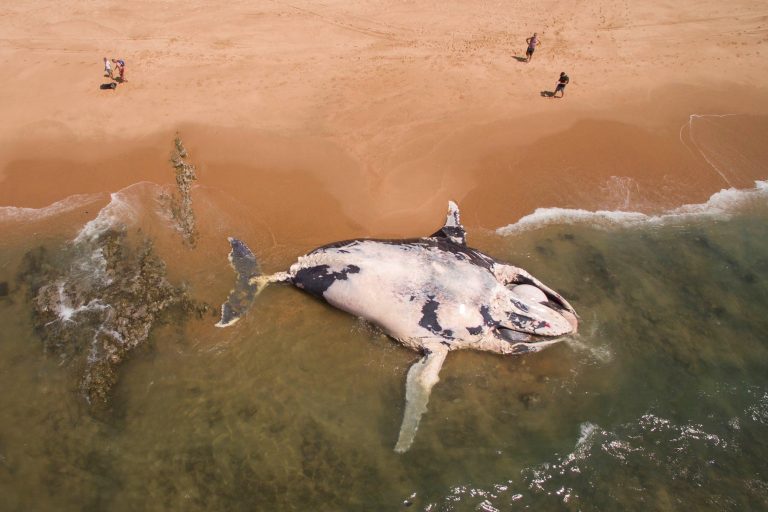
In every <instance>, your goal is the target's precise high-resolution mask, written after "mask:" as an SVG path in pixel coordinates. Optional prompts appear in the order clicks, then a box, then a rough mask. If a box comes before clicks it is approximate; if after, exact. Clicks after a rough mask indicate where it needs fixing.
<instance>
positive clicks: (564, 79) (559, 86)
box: [552, 71, 571, 98]
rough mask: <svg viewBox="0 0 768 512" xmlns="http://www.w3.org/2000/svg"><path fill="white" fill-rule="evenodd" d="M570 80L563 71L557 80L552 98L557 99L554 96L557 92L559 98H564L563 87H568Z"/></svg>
mask: <svg viewBox="0 0 768 512" xmlns="http://www.w3.org/2000/svg"><path fill="white" fill-rule="evenodd" d="M570 81H571V79H570V78H568V75H566V74H565V71H563V72H562V73H560V78H558V79H557V85H556V86H555V92H554V93H553V94H552V97H553V98H557V96H556V94H557V93H558V92H559V93H560V97H561V98H562V97H563V96H565V86H566V85H568V82H570Z"/></svg>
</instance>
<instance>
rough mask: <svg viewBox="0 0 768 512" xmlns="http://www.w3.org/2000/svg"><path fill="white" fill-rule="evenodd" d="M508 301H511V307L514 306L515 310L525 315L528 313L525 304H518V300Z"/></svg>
mask: <svg viewBox="0 0 768 512" xmlns="http://www.w3.org/2000/svg"><path fill="white" fill-rule="evenodd" d="M510 300H511V301H512V304H513V305H514V306H515V307H516V308H517V309H519V310H520V311H525V312H526V313H527V312H528V306H526V305H525V304H523V303H522V302H520V301H519V300H515V299H510Z"/></svg>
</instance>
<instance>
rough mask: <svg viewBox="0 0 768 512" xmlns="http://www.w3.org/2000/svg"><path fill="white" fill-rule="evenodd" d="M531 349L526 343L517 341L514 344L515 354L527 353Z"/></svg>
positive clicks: (513, 351) (513, 350)
mask: <svg viewBox="0 0 768 512" xmlns="http://www.w3.org/2000/svg"><path fill="white" fill-rule="evenodd" d="M530 351H531V349H530V348H528V347H527V346H526V345H525V343H516V344H515V345H513V346H512V353H513V354H525V353H526V352H530Z"/></svg>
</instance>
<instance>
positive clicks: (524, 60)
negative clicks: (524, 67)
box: [515, 55, 528, 62]
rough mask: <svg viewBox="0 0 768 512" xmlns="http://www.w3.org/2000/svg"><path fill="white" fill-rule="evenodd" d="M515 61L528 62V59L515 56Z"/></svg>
mask: <svg viewBox="0 0 768 512" xmlns="http://www.w3.org/2000/svg"><path fill="white" fill-rule="evenodd" d="M515 60H516V61H517V62H528V57H522V56H520V55H515Z"/></svg>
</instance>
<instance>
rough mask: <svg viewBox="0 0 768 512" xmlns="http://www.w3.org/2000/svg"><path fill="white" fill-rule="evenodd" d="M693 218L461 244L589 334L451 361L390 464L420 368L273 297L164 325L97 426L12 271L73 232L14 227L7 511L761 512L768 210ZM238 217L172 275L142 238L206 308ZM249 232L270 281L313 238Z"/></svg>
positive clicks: (1, 396) (767, 497) (221, 284)
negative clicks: (552, 293) (218, 321)
mask: <svg viewBox="0 0 768 512" xmlns="http://www.w3.org/2000/svg"><path fill="white" fill-rule="evenodd" d="M94 200H95V199H94ZM103 201H104V199H103V198H102V202H103ZM736 202H737V203H738V201H736ZM135 204H138V203H135ZM142 204H144V203H142ZM101 206H103V204H99V206H98V207H101ZM98 207H97V208H98ZM705 210H706V208H703V209H702V211H703V212H704V213H701V214H688V215H680V216H667V217H665V218H648V219H646V220H640V221H633V222H621V221H617V222H611V223H605V222H600V220H599V219H597V218H595V219H592V220H590V219H586V220H584V219H582V220H581V221H579V222H571V221H570V220H568V219H567V218H563V219H560V220H557V221H553V222H549V223H542V224H541V225H538V226H534V227H532V228H530V229H525V230H517V231H516V230H511V232H509V233H507V234H497V233H494V232H472V231H470V233H469V236H470V245H473V246H475V247H477V248H478V249H481V250H483V251H485V252H486V253H488V254H490V255H492V256H494V257H496V258H498V259H500V260H504V261H507V262H510V263H513V264H516V265H518V266H521V267H523V268H525V269H527V270H529V271H530V272H531V273H533V274H534V275H536V276H537V277H539V278H541V279H542V280H543V281H544V282H546V283H547V284H550V285H551V286H552V287H554V288H555V289H556V290H558V291H559V292H561V293H562V294H563V295H564V296H565V297H566V298H567V299H568V300H569V301H570V302H571V303H572V304H573V305H574V307H575V308H576V310H577V311H578V312H579V314H580V315H581V325H580V333H579V335H577V336H576V337H574V338H572V339H569V340H566V341H564V342H562V343H560V344H558V345H556V346H555V347H552V348H550V349H547V350H545V351H543V352H541V353H537V354H531V355H525V356H518V357H502V356H497V355H492V354H488V353H474V352H456V353H452V354H450V356H449V357H448V359H447V361H446V363H445V365H444V367H443V369H442V371H441V381H440V382H439V383H438V384H437V386H436V387H435V388H434V390H433V393H432V397H431V399H430V403H429V410H428V412H427V413H426V415H425V416H424V418H423V419H422V423H421V426H420V428H419V431H418V434H417V436H416V440H415V442H414V445H413V447H412V448H411V450H410V451H409V452H407V453H406V454H404V455H398V454H396V453H395V452H394V451H393V447H394V443H395V441H396V439H397V434H398V429H399V426H400V422H401V419H402V414H403V408H404V395H405V376H406V372H407V370H408V368H409V366H410V364H412V363H413V362H414V361H415V360H416V359H417V358H418V355H417V354H416V353H414V352H411V351H408V350H406V349H404V348H402V347H400V346H398V345H396V344H394V343H393V342H391V341H390V340H389V339H388V338H386V337H385V336H384V335H383V334H381V333H380V332H379V331H378V330H377V329H376V328H374V327H372V326H370V325H367V324H365V323H364V322H362V321H360V320H358V319H355V318H353V317H350V316H349V315H346V314H344V313H342V312H339V311H337V310H334V309H332V308H330V307H329V306H327V305H326V304H323V303H321V302H319V301H317V300H314V299H313V298H311V297H309V296H307V295H304V294H302V293H301V292H299V291H298V290H296V289H293V288H290V287H286V286H274V287H272V288H268V289H267V290H266V291H265V292H264V293H263V294H262V295H261V296H259V298H258V300H257V304H256V307H255V308H254V309H253V310H252V311H251V312H250V314H249V315H248V316H247V317H245V318H244V319H243V320H241V321H240V322H239V323H238V324H236V325H235V326H234V327H232V328H229V329H216V328H214V327H213V326H212V325H213V323H214V322H215V319H214V318H208V317H206V318H204V319H202V320H188V321H180V320H178V319H176V317H174V316H173V315H172V314H171V315H169V316H168V318H166V320H165V321H164V322H162V323H161V324H160V325H156V326H155V327H154V329H153V331H152V334H151V337H150V344H149V346H148V347H145V348H143V349H140V350H138V351H137V352H135V353H134V354H133V356H132V357H131V358H130V359H129V360H128V361H127V362H126V363H125V364H123V365H122V366H121V368H120V378H119V381H118V384H117V386H116V387H115V388H114V390H113V393H112V395H113V396H112V408H111V410H110V411H109V412H108V414H100V415H93V414H91V413H90V412H89V409H88V407H87V406H86V404H85V403H84V401H83V398H82V394H81V393H80V390H79V388H78V371H79V370H80V369H79V368H78V367H77V364H72V363H70V362H67V361H64V360H62V359H61V358H59V357H57V356H56V355H54V354H50V353H46V352H45V351H44V348H43V344H42V342H41V340H40V338H39V335H38V334H37V333H36V331H35V328H34V325H33V318H32V314H31V308H30V305H29V302H28V299H27V298H26V297H25V294H24V289H23V286H21V285H19V284H18V281H17V274H18V272H19V265H20V262H21V258H22V256H23V254H24V253H25V252H26V251H27V250H29V249H32V248H34V247H36V246H38V245H44V246H46V247H48V249H49V252H50V253H51V254H53V255H54V258H55V257H56V256H55V255H56V254H58V253H57V251H62V254H63V249H62V248H64V247H66V246H67V244H69V243H71V242H70V240H71V239H72V238H73V237H74V235H75V234H76V233H77V232H78V230H79V229H80V228H81V227H82V223H80V224H78V223H77V222H76V220H75V219H70V220H68V221H65V220H60V221H58V222H56V223H54V222H52V220H51V219H47V220H46V221H45V222H46V226H47V228H45V229H43V228H39V227H37V226H35V225H32V226H31V227H28V228H25V229H26V231H24V230H22V229H16V231H15V233H16V234H15V235H14V236H9V237H8V238H7V239H6V242H4V243H3V244H2V245H0V282H7V283H8V291H7V295H6V296H3V297H0V325H2V326H3V328H2V330H0V390H2V391H1V392H0V495H2V502H1V503H0V509H2V510H19V511H22V510H57V511H68V510H113V511H123V510H124V511H129V510H130V511H133V510H189V511H197V510H200V511H202V510H205V511H213V510H222V511H223V510H249V511H251V510H427V511H438V510H440V511H442V510H445V511H453V510H455V511H470V510H471V511H474V510H485V511H493V510H500V511H507V510H524V509H536V510H601V511H603V510H712V511H724V510H732V511H743V510H766V509H768V463H767V462H766V461H767V460H768V336H766V332H768V313H766V312H767V311H768V227H766V220H768V201H766V196H765V195H761V194H758V195H756V196H753V197H752V198H751V199H750V200H748V201H741V202H740V203H739V204H738V205H736V206H734V207H732V208H730V209H729V210H728V211H727V212H725V213H722V212H721V214H718V215H708V214H706V212H705ZM61 215H64V217H62V216H61ZM61 215H59V216H57V217H56V218H58V219H64V218H65V217H66V215H67V214H66V213H65V214H61ZM72 215H74V214H71V215H70V216H72ZM203 217H204V216H203ZM436 221H437V220H436ZM235 222H236V220H233V219H230V220H227V221H226V222H224V221H222V222H220V223H219V224H217V225H216V226H207V227H206V226H203V231H206V230H207V232H208V233H209V236H210V238H211V239H222V240H223V241H224V243H222V244H219V245H215V244H213V243H211V244H207V242H206V240H205V236H204V237H203V240H202V242H201V247H200V248H199V250H200V251H201V252H202V253H203V256H200V257H198V258H197V260H195V261H193V262H191V263H189V264H188V265H186V266H185V267H183V268H180V267H179V266H178V265H175V264H174V257H173V254H174V253H173V251H179V252H178V255H179V258H178V259H182V258H183V257H185V256H184V255H185V254H186V253H184V252H182V251H185V250H186V249H184V248H183V247H182V246H181V244H179V243H178V239H176V238H174V237H176V236H177V235H176V234H174V233H171V232H166V231H163V229H161V228H159V227H155V228H151V227H147V226H144V227H143V231H142V233H143V236H149V237H151V238H153V239H155V240H156V244H157V245H158V247H159V248H160V249H161V252H162V253H163V254H164V255H165V257H166V260H168V261H169V270H170V274H171V277H172V279H182V278H184V277H186V278H187V279H188V281H189V283H190V286H191V288H192V290H193V292H195V291H196V293H197V294H198V296H199V297H201V298H203V299H205V300H209V301H211V302H214V301H217V300H218V301H219V302H220V301H222V300H223V299H224V297H225V296H226V293H227V291H228V289H229V287H230V286H231V283H232V280H233V275H232V272H231V269H229V267H228V265H227V262H226V250H227V248H226V243H225V239H224V238H223V237H224V236H225V235H226V234H227V233H226V232H227V231H228V230H229V229H232V225H233V224H234V223H235ZM67 226H68V227H67ZM73 226H74V227H73ZM131 229H134V230H135V229H136V227H135V226H133V227H132V228H131ZM251 231H252V232H251V233H250V236H251V239H250V240H249V241H250V243H251V247H252V248H253V249H254V251H255V252H256V253H257V254H258V255H259V257H260V259H261V260H262V265H263V266H264V267H265V269H266V271H270V272H271V271H276V270H281V269H283V268H285V267H287V266H288V265H289V264H290V263H291V261H292V260H293V259H294V258H295V257H296V256H298V255H299V254H301V252H302V251H304V250H306V249H307V248H306V247H303V248H300V247H298V246H281V247H280V248H274V247H272V248H269V249H267V248H262V249H261V250H260V247H261V241H263V240H264V239H266V238H267V236H266V235H263V237H262V238H260V236H262V234H260V233H259V231H258V229H257V228H252V230H251ZM164 238H165V239H168V240H171V239H173V240H174V242H173V243H170V242H168V243H166V244H165V245H164V242H163V239H164ZM174 248H175V249H174ZM163 251H164V252H163ZM62 257H64V256H62ZM185 271H188V272H189V273H190V275H189V276H183V275H182V274H184V272H185ZM76 320H77V316H74V317H73V321H76Z"/></svg>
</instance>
